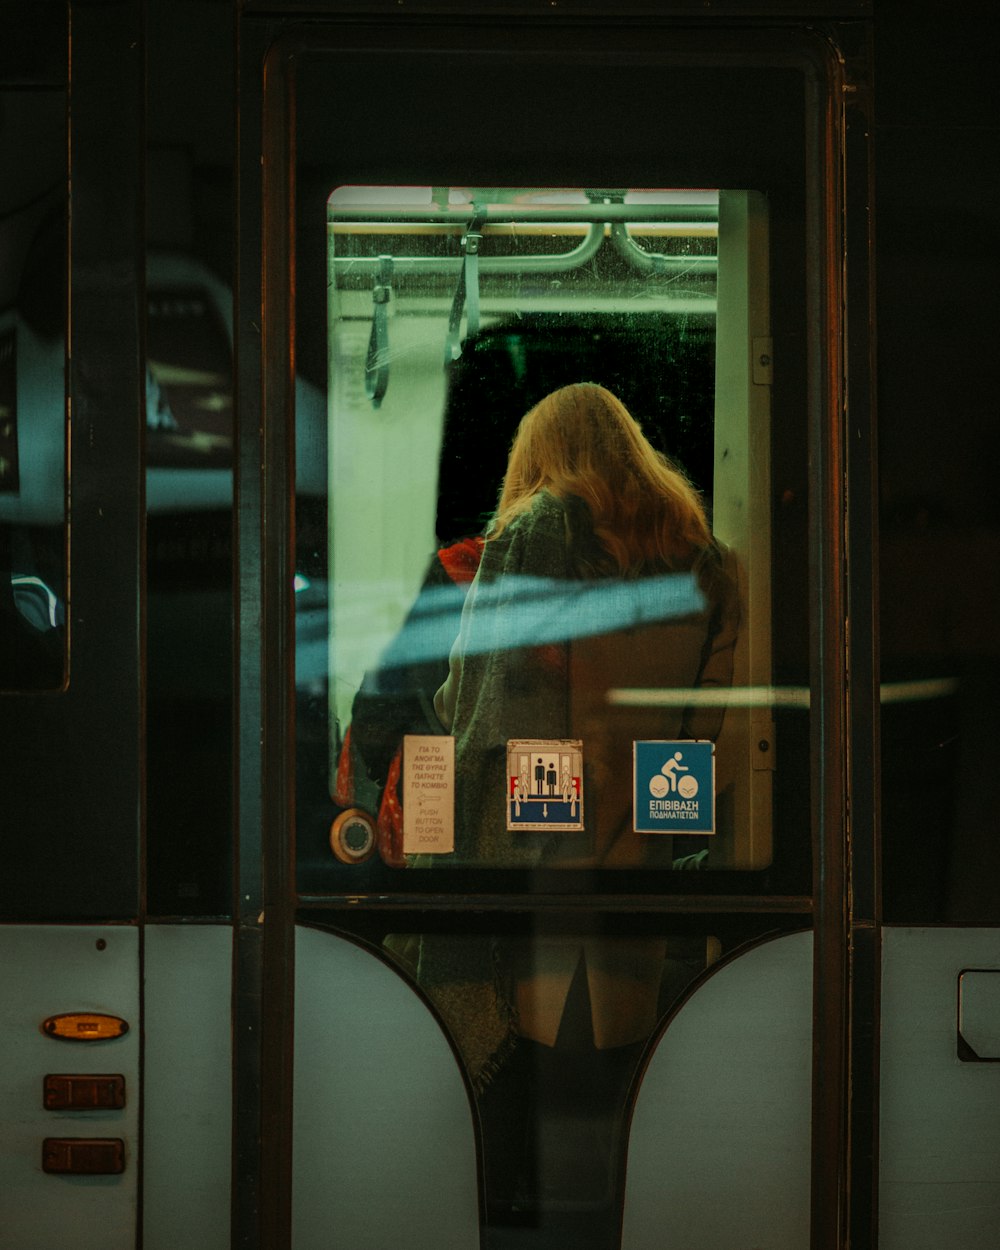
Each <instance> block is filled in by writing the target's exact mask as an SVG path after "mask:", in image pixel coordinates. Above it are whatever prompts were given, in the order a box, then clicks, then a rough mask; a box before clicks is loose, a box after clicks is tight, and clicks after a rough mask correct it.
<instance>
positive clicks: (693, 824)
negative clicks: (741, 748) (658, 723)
mask: <svg viewBox="0 0 1000 1250" xmlns="http://www.w3.org/2000/svg"><path fill="white" fill-rule="evenodd" d="M632 751H633V754H632V758H633V775H634V787H633V793H634V799H633V827H634V829H635V831H636V833H714V832H715V744H714V743H713V742H693V741H675V742H636V743H633V748H632Z"/></svg>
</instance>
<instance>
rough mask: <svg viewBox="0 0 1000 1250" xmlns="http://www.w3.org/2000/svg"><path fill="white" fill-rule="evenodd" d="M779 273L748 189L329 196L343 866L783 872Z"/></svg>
mask: <svg viewBox="0 0 1000 1250" xmlns="http://www.w3.org/2000/svg"><path fill="white" fill-rule="evenodd" d="M767 265H768V246H767V209H766V202H765V200H764V197H762V196H760V195H757V194H755V193H752V192H745V191H722V192H719V191H691V190H662V191H649V190H645V191H634V190H628V189H619V190H602V191H586V190H577V191H572V190H551V189H549V190H546V189H525V188H519V189H511V188H507V189H497V188H489V189H481V188H479V189H477V188H435V187H423V188H421V187H408V188H387V187H351V186H345V187H340V188H338V189H336V190H335V191H334V192H333V194H332V195H331V196H330V200H329V204H328V266H329V278H330V280H329V285H328V289H329V299H330V307H329V327H330V359H329V364H330V376H329V398H328V434H327V442H328V448H329V462H330V470H329V472H330V477H329V507H328V512H327V533H326V534H324V535H323V537H324V538H326V539H327V543H326V554H327V564H326V566H325V567H321V566H319V565H318V564H317V565H314V566H313V570H312V573H311V575H308V576H302V575H300V577H299V580H298V582H297V587H296V589H297V605H298V607H299V628H298V642H299V646H298V684H299V687H300V690H302V689H311V688H316V689H317V690H322V689H324V688H326V689H328V692H329V722H328V725H327V726H324V727H323V728H322V730H320V727H319V726H318V725H317V723H316V722H315V721H313V722H312V731H313V734H316V733H317V732H318V731H319V732H322V733H323V736H324V738H325V743H326V753H327V760H326V768H327V771H328V780H329V787H330V793H331V794H333V795H334V797H335V799H336V800H337V802H338V803H341V804H342V805H343V806H345V807H348V808H351V809H359V810H360V813H367V816H364V815H358V817H357V819H356V820H355V821H354V823H349V826H348V834H347V835H345V834H344V833H343V832H342V831H341V832H340V833H339V834H337V835H335V838H337V837H339V839H340V841H339V843H338V846H337V849H338V850H339V852H341V858H342V859H343V860H344V861H345V862H347V863H350V862H351V860H352V857H354V856H355V854H356V855H357V856H358V858H360V857H361V856H362V854H363V853H364V850H365V848H366V846H367V845H369V844H370V843H371V842H377V843H378V845H379V849H380V851H381V854H382V858H383V860H384V861H385V862H386V863H388V864H390V865H393V866H396V867H404V866H405V867H408V868H420V867H425V868H427V867H453V866H466V867H468V866H476V867H501V868H504V867H522V868H523V867H531V868H534V867H543V868H561V867H573V868H594V867H600V868H646V867H659V868H668V869H669V868H671V867H673V866H683V867H687V866H700V865H701V864H703V863H710V864H712V865H713V866H715V867H743V868H746V867H758V868H759V867H763V866H765V865H766V864H768V863H769V862H770V857H771V773H770V768H769V763H770V760H769V752H770V751H771V749H772V746H773V740H774V724H773V712H772V707H773V704H774V702H775V698H774V694H773V691H772V689H771V681H772V674H771V641H770V571H769V569H770V524H771V523H770V477H769V472H768V465H769V440H770V432H769V431H770V398H769V390H768V386H767V381H768V379H769V369H770V360H769V355H768V353H769V350H770V348H769V339H768V330H769V322H768V316H769V312H768V300H767V289H768V286H767V277H766V275H767ZM720 344H721V345H722V349H723V350H721V351H720ZM751 344H752V345H753V346H754V349H755V350H759V359H755V360H754V361H751V360H750V359H749V358H748V353H749V352H750V345H751ZM751 377H752V378H753V381H754V382H755V383H756V385H751V384H750V378H751ZM580 383H585V384H587V385H584V386H579V385H577V384H580ZM595 384H599V385H595ZM574 388H575V389H574ZM541 401H544V402H541ZM529 412H531V414H532V415H531V417H530V419H526V420H525V423H524V425H523V427H522V436H521V437H520V438H519V440H518V443H517V444H516V445H515V448H514V450H513V451H512V450H511V448H512V440H513V439H514V437H515V434H516V433H517V431H518V428H519V423H520V422H521V419H522V417H524V416H525V414H527V413H529ZM566 422H569V423H570V424H569V425H567V424H566ZM588 422H589V423H590V424H589V425H588ZM640 427H641V428H640ZM540 430H542V431H546V432H544V433H543V434H539V433H538V431H540ZM588 430H590V432H589V433H588V432H587V431H588ZM540 438H542V439H547V440H548V442H547V443H542V442H539V439H540ZM567 439H568V440H569V441H568V442H567V441H566V440H567ZM553 440H555V441H553ZM559 440H563V441H562V442H560V441H559ZM573 440H576V441H575V442H574V441H573ZM508 453H510V459H508ZM540 456H541V457H542V459H544V461H545V462H544V464H543V463H542V460H541V459H539V457H540ZM546 458H547V459H546ZM557 461H558V463H557ZM751 466H752V469H753V471H752V472H751ZM525 474H527V475H528V476H525ZM531 474H534V475H535V476H534V477H533V478H531V477H530V475H531ZM529 478H530V480H529ZM505 483H506V485H505ZM300 486H301V475H300ZM630 491H631V492H632V495H630V494H629V492H630ZM633 496H634V497H633ZM498 499H499V511H497V508H498ZM619 500H622V501H624V502H622V503H619V502H617V501H619ZM304 515H306V516H307V517H308V513H304ZM713 531H714V537H713ZM428 553H431V554H430V555H428ZM792 701H793V702H794V700H792ZM303 738H306V735H303ZM451 739H453V740H454V741H453V743H452V741H451ZM313 741H315V739H313ZM636 744H640V745H638V746H637V745H636ZM302 745H306V747H307V749H308V745H309V744H308V742H304V743H303V744H302ZM428 761H429V762H428ZM313 766H315V762H314V764H313ZM408 813H409V814H408ZM366 822H367V832H366ZM375 826H377V832H376V831H375ZM345 836H347V839H348V840H347V842H345V841H344V840H343V839H344V837H345ZM351 839H353V844H351Z"/></svg>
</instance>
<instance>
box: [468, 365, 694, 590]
mask: <svg viewBox="0 0 1000 1250" xmlns="http://www.w3.org/2000/svg"><path fill="white" fill-rule="evenodd" d="M542 490H548V491H551V493H552V494H554V495H557V496H559V497H560V498H563V499H565V498H567V497H568V496H577V497H579V498H580V499H582V500H583V501H584V502H585V503H586V504H587V507H588V509H589V512H590V517H591V521H592V523H593V530H594V535H595V537H596V538H597V541H598V543H599V544H600V546H601V547H602V548H603V550H604V552H605V553H606V554H607V556H608V557H609V562H610V568H609V569H608V571H611V570H617V571H618V572H619V573H623V574H626V575H627V574H636V573H638V572H640V571H641V570H642V569H644V568H648V567H650V566H660V567H662V566H666V567H667V568H674V569H676V568H690V567H691V566H692V565H693V564H694V563H695V562H696V560H697V559H698V557H699V556H700V555H701V554H702V553H703V552H705V551H706V550H707V549H708V548H710V547H711V545H712V534H711V531H710V529H709V525H708V521H707V519H706V517H705V510H704V508H703V507H702V503H701V499H700V498H699V496H698V493H697V491H695V489H694V487H693V486H692V485H691V483H690V482H689V481H688V480H687V478H686V477H685V476H684V474H683V473H682V472H681V471H680V470H679V469H678V468H676V467H675V466H674V465H673V464H671V462H670V461H669V460H668V459H667V457H666V456H664V455H661V454H660V452H658V451H657V450H656V449H655V448H654V447H652V446H651V445H650V443H649V442H648V441H647V439H646V438H645V436H644V435H643V433H642V430H641V429H640V428H639V424H638V422H637V421H636V420H635V419H634V418H633V417H632V416H631V415H630V414H629V412H628V410H627V409H626V407H625V405H624V404H623V403H622V402H621V400H620V399H618V398H617V397H616V396H614V395H612V393H611V392H610V391H608V390H605V388H604V387H603V386H598V385H596V384H595V383H593V382H577V383H574V384H573V385H571V386H564V387H562V388H561V389H560V390H557V391H553V392H552V393H551V394H550V395H547V396H546V397H545V398H544V399H543V400H542V401H541V402H540V403H539V404H536V406H535V407H534V408H532V409H531V411H530V412H529V413H528V414H527V415H526V416H525V417H523V418H522V420H521V424H520V425H519V426H518V429H517V433H516V435H515V436H514V442H513V444H512V446H511V450H510V459H509V460H508V463H507V475H506V477H505V478H504V481H503V486H502V487H501V490H500V502H499V504H498V507H497V512H496V517H495V518H494V521H493V525H492V527H491V529H490V533H489V537H490V538H491V539H492V538H496V537H498V536H499V535H500V534H501V533H502V532H503V531H504V529H506V527H507V526H508V525H509V524H510V523H511V521H513V520H514V518H515V517H517V516H519V515H520V514H521V513H523V512H526V511H527V510H528V509H529V508H530V507H531V505H532V502H533V500H534V498H535V496H536V495H537V494H538V493H539V492H540V491H542ZM604 563H608V562H604ZM602 571H603V570H602Z"/></svg>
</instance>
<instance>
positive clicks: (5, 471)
mask: <svg viewBox="0 0 1000 1250" xmlns="http://www.w3.org/2000/svg"><path fill="white" fill-rule="evenodd" d="M8 145H11V150H10V151H8ZM0 156H3V157H6V159H4V160H3V168H4V170H5V176H4V181H3V186H2V188H0V688H3V689H8V690H11V689H13V690H46V689H55V688H58V687H60V686H61V685H62V684H63V682H64V679H65V670H66V367H65V357H66V347H65V342H66V97H65V94H64V93H63V92H62V91H46V90H42V91H14V90H9V91H0Z"/></svg>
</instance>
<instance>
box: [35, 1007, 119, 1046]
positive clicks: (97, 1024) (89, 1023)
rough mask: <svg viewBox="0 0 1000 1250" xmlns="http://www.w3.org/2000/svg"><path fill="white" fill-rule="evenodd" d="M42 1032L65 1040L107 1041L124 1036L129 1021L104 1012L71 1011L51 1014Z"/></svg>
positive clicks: (44, 1023)
mask: <svg viewBox="0 0 1000 1250" xmlns="http://www.w3.org/2000/svg"><path fill="white" fill-rule="evenodd" d="M42 1032H43V1033H45V1034H47V1035H48V1036H49V1037H56V1038H59V1040H60V1041H64V1042H106V1041H109V1040H110V1039H111V1038H113V1037H123V1036H124V1035H125V1034H126V1033H127V1032H128V1023H127V1022H126V1021H125V1020H122V1019H120V1017H118V1016H108V1015H104V1014H103V1013H102V1012H97V1011H70V1012H66V1013H65V1014H64V1015H60V1016H49V1018H48V1019H47V1020H46V1021H44V1022H43V1024H42Z"/></svg>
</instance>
